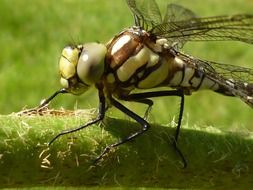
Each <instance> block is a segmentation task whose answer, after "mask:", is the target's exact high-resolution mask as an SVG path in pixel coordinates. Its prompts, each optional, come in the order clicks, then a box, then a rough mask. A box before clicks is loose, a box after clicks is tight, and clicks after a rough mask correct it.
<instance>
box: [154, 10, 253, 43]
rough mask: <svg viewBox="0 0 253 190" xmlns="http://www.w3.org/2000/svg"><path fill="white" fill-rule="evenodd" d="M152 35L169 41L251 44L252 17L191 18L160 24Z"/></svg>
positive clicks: (241, 15)
mask: <svg viewBox="0 0 253 190" xmlns="http://www.w3.org/2000/svg"><path fill="white" fill-rule="evenodd" d="M152 31H153V34H154V35H156V36H158V37H163V38H166V39H168V40H169V41H174V40H175V39H177V40H180V41H184V40H187V41H224V40H232V41H242V42H245V43H250V44H251V43H253V15H250V14H240V15H233V16H216V17H206V18H191V19H188V20H182V21H172V22H167V23H161V24H160V25H156V26H155V27H153V30H152Z"/></svg>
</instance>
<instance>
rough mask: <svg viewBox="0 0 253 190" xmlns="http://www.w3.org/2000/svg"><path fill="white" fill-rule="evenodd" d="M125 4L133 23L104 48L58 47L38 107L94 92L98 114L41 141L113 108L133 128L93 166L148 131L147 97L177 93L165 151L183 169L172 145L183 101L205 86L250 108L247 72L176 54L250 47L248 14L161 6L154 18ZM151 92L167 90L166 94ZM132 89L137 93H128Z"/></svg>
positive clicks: (141, 3)
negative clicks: (53, 86)
mask: <svg viewBox="0 0 253 190" xmlns="http://www.w3.org/2000/svg"><path fill="white" fill-rule="evenodd" d="M126 3H127V5H128V7H129V8H130V11H131V13H132V14H133V17H134V26H131V27H129V28H127V29H124V30H123V31H121V32H119V33H118V34H117V35H115V36H114V37H113V38H112V39H111V40H110V41H109V42H108V43H106V44H102V43H98V42H90V43H84V44H80V45H71V46H66V47H65V48H64V49H63V51H62V54H61V58H60V61H59V70H60V83H61V85H62V88H61V89H59V90H57V91H56V92H55V93H54V94H52V95H51V96H50V97H49V98H48V99H46V100H45V101H44V102H43V103H42V104H41V105H40V107H43V106H45V105H48V104H49V102H51V101H52V100H53V99H54V98H55V97H56V96H57V95H59V94H65V93H70V94H73V95H80V94H83V93H85V92H86V91H87V90H88V89H89V88H90V87H95V88H96V89H97V92H98V98H99V105H98V114H97V116H96V118H94V119H92V120H90V121H88V122H87V123H85V124H83V125H81V126H78V127H76V128H72V129H68V130H64V131H62V132H60V133H59V134H58V135H56V136H55V137H54V138H53V139H52V140H51V141H50V142H49V144H52V143H53V142H54V141H55V140H56V139H58V138H59V137H60V136H62V135H65V134H69V133H73V132H76V131H79V130H81V129H84V128H86V127H88V126H90V125H93V124H96V123H98V122H101V121H102V120H103V119H104V117H105V114H106V111H107V110H108V108H110V107H115V108H117V109H118V110H120V111H121V112H123V113H124V114H126V115H127V116H129V117H130V118H132V119H133V120H135V121H136V122H137V123H138V124H139V125H140V129H139V130H138V131H136V132H134V133H132V134H129V136H127V137H125V138H123V139H120V140H119V141H117V142H115V143H113V144H110V145H108V146H107V147H105V148H104V150H103V151H102V152H101V154H100V155H98V156H97V158H96V159H95V161H94V162H97V161H98V160H100V159H101V158H102V157H103V156H104V155H105V154H107V153H108V152H110V150H111V149H113V148H115V147H117V146H119V145H122V144H124V143H126V142H128V141H131V140H133V139H135V138H137V137H139V136H141V135H142V134H143V133H145V132H146V131H147V130H148V129H149V128H150V123H149V122H148V121H147V115H148V113H149V112H150V109H151V107H152V106H153V99H152V98H155V97H167V96H177V97H179V98H180V109H179V114H178V119H177V125H176V129H175V135H174V138H173V139H174V140H173V147H174V148H175V151H176V153H177V154H178V155H179V157H180V159H181V160H182V163H183V167H186V166H187V161H186V159H185V157H184V155H183V153H182V152H181V150H180V148H179V146H178V138H179V132H180V127H181V122H182V118H183V111H184V102H185V101H184V97H185V96H186V95H191V94H192V93H193V92H195V91H198V90H203V89H206V90H211V91H214V92H217V93H219V94H222V95H225V96H232V97H238V98H240V99H241V100H242V101H243V102H245V103H246V104H248V105H249V106H250V107H253V70H252V69H249V68H244V67H240V66H235V65H228V64H221V63H216V62H212V61H206V60H201V59H198V58H195V57H192V56H190V55H187V54H185V53H182V52H180V49H182V47H183V46H184V44H185V43H186V42H190V41H240V42H243V43H248V44H252V43H253V15H251V14H237V15H232V16H211V17H198V16H197V15H196V14H195V13H194V12H193V11H191V10H189V9H187V8H185V7H183V6H181V5H177V4H168V5H167V8H166V11H165V14H164V15H163V16H162V14H161V11H160V9H159V7H158V4H157V3H156V1H155V0H126ZM159 87H168V90H160V89H159ZM136 89H137V90H139V91H138V92H135V91H134V90H136ZM144 90H145V91H144ZM149 90H150V91H149ZM122 101H123V102H124V101H127V102H137V103H141V104H144V105H146V106H147V109H146V112H145V116H144V117H142V116H139V115H138V114H136V113H135V112H134V111H133V110H130V109H128V108H127V107H126V106H125V105H123V103H122Z"/></svg>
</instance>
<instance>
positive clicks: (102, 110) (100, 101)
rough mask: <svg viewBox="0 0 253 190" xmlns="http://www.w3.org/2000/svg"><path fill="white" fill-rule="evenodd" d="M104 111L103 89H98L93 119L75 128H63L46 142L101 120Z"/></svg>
mask: <svg viewBox="0 0 253 190" xmlns="http://www.w3.org/2000/svg"><path fill="white" fill-rule="evenodd" d="M105 111H106V103H105V97H104V94H103V90H99V108H98V115H97V117H96V118H95V119H93V120H91V121H89V122H88V123H86V124H85V125H81V126H79V127H77V128H73V129H69V130H64V131H62V132H60V133H59V134H58V135H56V136H55V137H54V138H53V139H52V140H51V141H50V142H49V143H48V144H49V145H51V144H52V143H53V142H54V141H55V140H56V139H58V138H59V137H60V136H62V135H66V134H69V133H73V132H76V131H79V130H81V129H84V128H86V127H88V126H90V125H93V124H95V123H97V122H99V121H102V120H103V119H104V116H105Z"/></svg>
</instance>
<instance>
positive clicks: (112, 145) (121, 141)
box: [94, 98, 150, 164]
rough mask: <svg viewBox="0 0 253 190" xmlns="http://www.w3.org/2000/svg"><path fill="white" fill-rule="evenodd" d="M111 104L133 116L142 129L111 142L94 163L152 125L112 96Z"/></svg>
mask: <svg viewBox="0 0 253 190" xmlns="http://www.w3.org/2000/svg"><path fill="white" fill-rule="evenodd" d="M111 104H112V105H113V106H115V107H116V108H118V109H119V110H120V111H122V112H123V113H125V114H126V115H128V116H129V117H131V118H132V119H134V120H135V121H136V122H138V123H139V124H140V125H141V127H142V128H141V130H140V131H137V132H136V133H133V134H131V135H130V136H128V137H126V138H124V139H122V140H120V141H118V142H116V143H114V144H111V145H109V146H107V147H106V148H105V149H104V150H103V151H102V153H101V154H100V155H99V156H98V157H97V158H96V159H95V161H94V164H95V163H96V162H97V161H98V160H100V159H101V158H102V157H103V155H105V154H106V153H108V152H109V151H110V149H111V148H114V147H117V146H119V145H121V144H124V143H126V142H128V141H130V140H132V139H134V138H136V137H138V136H139V135H141V134H143V133H144V132H146V131H147V130H148V128H149V127H150V125H149V123H148V122H147V121H145V120H144V119H142V118H141V117H140V116H138V115H137V114H136V113H134V112H132V111H131V110H129V109H128V108H126V107H125V106H123V105H122V104H121V103H119V102H118V101H116V100H114V99H112V98H111Z"/></svg>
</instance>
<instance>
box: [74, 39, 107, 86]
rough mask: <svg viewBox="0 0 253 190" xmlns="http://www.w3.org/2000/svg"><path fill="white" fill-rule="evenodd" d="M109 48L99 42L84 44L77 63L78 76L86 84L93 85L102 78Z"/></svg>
mask: <svg viewBox="0 0 253 190" xmlns="http://www.w3.org/2000/svg"><path fill="white" fill-rule="evenodd" d="M106 52H107V49H106V46H105V45H103V44H99V43H87V44H84V45H83V50H82V53H81V55H80V57H79V61H78V64H77V74H78V77H79V78H80V79H81V81H82V82H83V83H84V84H87V85H92V84H94V83H96V82H98V81H99V80H100V78H101V77H102V75H103V73H104V59H105V55H106Z"/></svg>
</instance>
